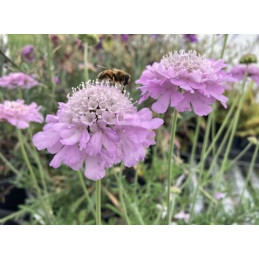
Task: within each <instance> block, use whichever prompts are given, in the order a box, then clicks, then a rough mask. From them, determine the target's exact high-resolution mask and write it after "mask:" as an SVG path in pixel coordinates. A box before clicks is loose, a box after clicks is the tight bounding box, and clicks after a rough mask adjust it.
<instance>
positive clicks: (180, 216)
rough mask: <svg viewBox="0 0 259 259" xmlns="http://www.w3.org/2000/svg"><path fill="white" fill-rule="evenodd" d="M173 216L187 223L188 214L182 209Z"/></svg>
mask: <svg viewBox="0 0 259 259" xmlns="http://www.w3.org/2000/svg"><path fill="white" fill-rule="evenodd" d="M174 218H175V219H179V220H184V221H185V222H186V223H187V222H188V221H189V219H190V214H188V213H185V212H184V211H183V210H182V211H180V212H178V213H177V214H175V216H174Z"/></svg>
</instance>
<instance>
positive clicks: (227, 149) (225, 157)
mask: <svg viewBox="0 0 259 259" xmlns="http://www.w3.org/2000/svg"><path fill="white" fill-rule="evenodd" d="M246 78H247V68H246V71H245V75H244V81H243V84H242V88H241V93H240V95H241V97H240V100H239V103H238V107H237V111H236V114H235V117H234V123H233V127H232V130H231V134H230V138H229V141H228V145H227V148H226V152H225V154H224V158H223V162H222V165H221V168H220V173H219V177H218V179H217V183H216V191H217V190H218V186H219V182H220V178H221V176H222V175H223V173H224V172H225V170H226V164H227V161H228V156H229V153H230V149H231V146H232V143H233V139H234V136H235V134H236V129H237V124H238V121H239V116H240V112H241V108H242V106H243V103H244V100H245V97H246V96H245V94H244V87H245V83H246Z"/></svg>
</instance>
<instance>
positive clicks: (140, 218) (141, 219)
mask: <svg viewBox="0 0 259 259" xmlns="http://www.w3.org/2000/svg"><path fill="white" fill-rule="evenodd" d="M131 207H132V210H133V212H134V214H135V216H136V217H137V219H138V220H139V223H140V225H145V222H144V220H143V218H142V216H141V214H140V213H139V210H138V207H137V205H136V203H133V204H131Z"/></svg>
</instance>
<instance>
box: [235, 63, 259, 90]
mask: <svg viewBox="0 0 259 259" xmlns="http://www.w3.org/2000/svg"><path fill="white" fill-rule="evenodd" d="M246 66H247V65H245V64H242V65H236V66H234V67H233V68H232V69H231V70H230V74H231V76H232V77H233V78H234V79H235V81H242V80H243V79H244V75H245V71H246ZM247 76H248V77H251V78H252V79H253V80H254V81H255V82H256V83H257V84H258V85H259V67H258V66H255V65H253V64H251V65H248V68H247Z"/></svg>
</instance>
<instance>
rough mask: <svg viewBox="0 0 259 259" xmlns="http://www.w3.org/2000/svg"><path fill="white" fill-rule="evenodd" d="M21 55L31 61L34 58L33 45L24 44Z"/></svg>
mask: <svg viewBox="0 0 259 259" xmlns="http://www.w3.org/2000/svg"><path fill="white" fill-rule="evenodd" d="M22 57H23V59H24V60H26V61H28V62H33V60H34V46H33V45H26V46H25V47H24V48H23V49H22Z"/></svg>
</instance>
